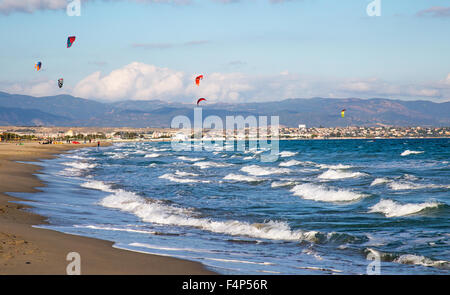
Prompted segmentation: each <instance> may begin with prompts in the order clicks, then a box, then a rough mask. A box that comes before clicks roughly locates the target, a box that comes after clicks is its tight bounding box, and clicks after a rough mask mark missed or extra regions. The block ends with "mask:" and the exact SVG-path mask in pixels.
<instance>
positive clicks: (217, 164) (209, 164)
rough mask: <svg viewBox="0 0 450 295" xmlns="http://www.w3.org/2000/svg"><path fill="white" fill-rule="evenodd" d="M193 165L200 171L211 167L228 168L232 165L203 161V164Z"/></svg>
mask: <svg viewBox="0 0 450 295" xmlns="http://www.w3.org/2000/svg"><path fill="white" fill-rule="evenodd" d="M193 165H194V166H197V167H200V169H208V168H211V167H229V166H231V165H232V164H226V163H217V162H211V161H204V162H196V163H194V164H193Z"/></svg>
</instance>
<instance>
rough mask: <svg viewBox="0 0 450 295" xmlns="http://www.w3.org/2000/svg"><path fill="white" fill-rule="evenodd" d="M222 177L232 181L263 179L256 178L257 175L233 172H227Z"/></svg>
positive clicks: (257, 180) (256, 180)
mask: <svg viewBox="0 0 450 295" xmlns="http://www.w3.org/2000/svg"><path fill="white" fill-rule="evenodd" d="M223 179H225V180H234V181H245V182H261V181H264V179H260V178H257V177H253V176H247V175H241V174H233V173H230V174H228V175H227V176H225V177H224V178H223Z"/></svg>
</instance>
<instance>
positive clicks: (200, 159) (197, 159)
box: [177, 156, 205, 162]
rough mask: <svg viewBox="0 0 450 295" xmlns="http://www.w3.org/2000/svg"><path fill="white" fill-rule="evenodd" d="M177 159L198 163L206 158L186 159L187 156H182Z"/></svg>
mask: <svg viewBox="0 0 450 295" xmlns="http://www.w3.org/2000/svg"><path fill="white" fill-rule="evenodd" d="M177 159H180V160H183V161H190V162H198V161H203V160H204V159H205V158H189V157H185V156H180V157H178V158H177Z"/></svg>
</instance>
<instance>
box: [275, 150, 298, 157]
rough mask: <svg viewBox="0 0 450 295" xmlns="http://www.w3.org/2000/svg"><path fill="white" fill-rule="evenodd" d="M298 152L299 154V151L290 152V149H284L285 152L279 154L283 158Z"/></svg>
mask: <svg viewBox="0 0 450 295" xmlns="http://www.w3.org/2000/svg"><path fill="white" fill-rule="evenodd" d="M296 154H298V153H294V152H288V151H283V152H280V153H279V155H280V157H281V158H287V157H293V156H295V155H296Z"/></svg>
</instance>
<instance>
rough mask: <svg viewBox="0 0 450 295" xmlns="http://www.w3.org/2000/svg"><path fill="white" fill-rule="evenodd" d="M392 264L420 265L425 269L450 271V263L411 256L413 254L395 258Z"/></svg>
mask: <svg viewBox="0 0 450 295" xmlns="http://www.w3.org/2000/svg"><path fill="white" fill-rule="evenodd" d="M394 262H397V263H402V264H413V265H422V266H427V267H437V268H444V269H450V262H449V261H445V260H432V259H430V258H427V257H425V256H420V255H413V254H405V255H401V256H400V257H398V258H396V259H395V260H394Z"/></svg>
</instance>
